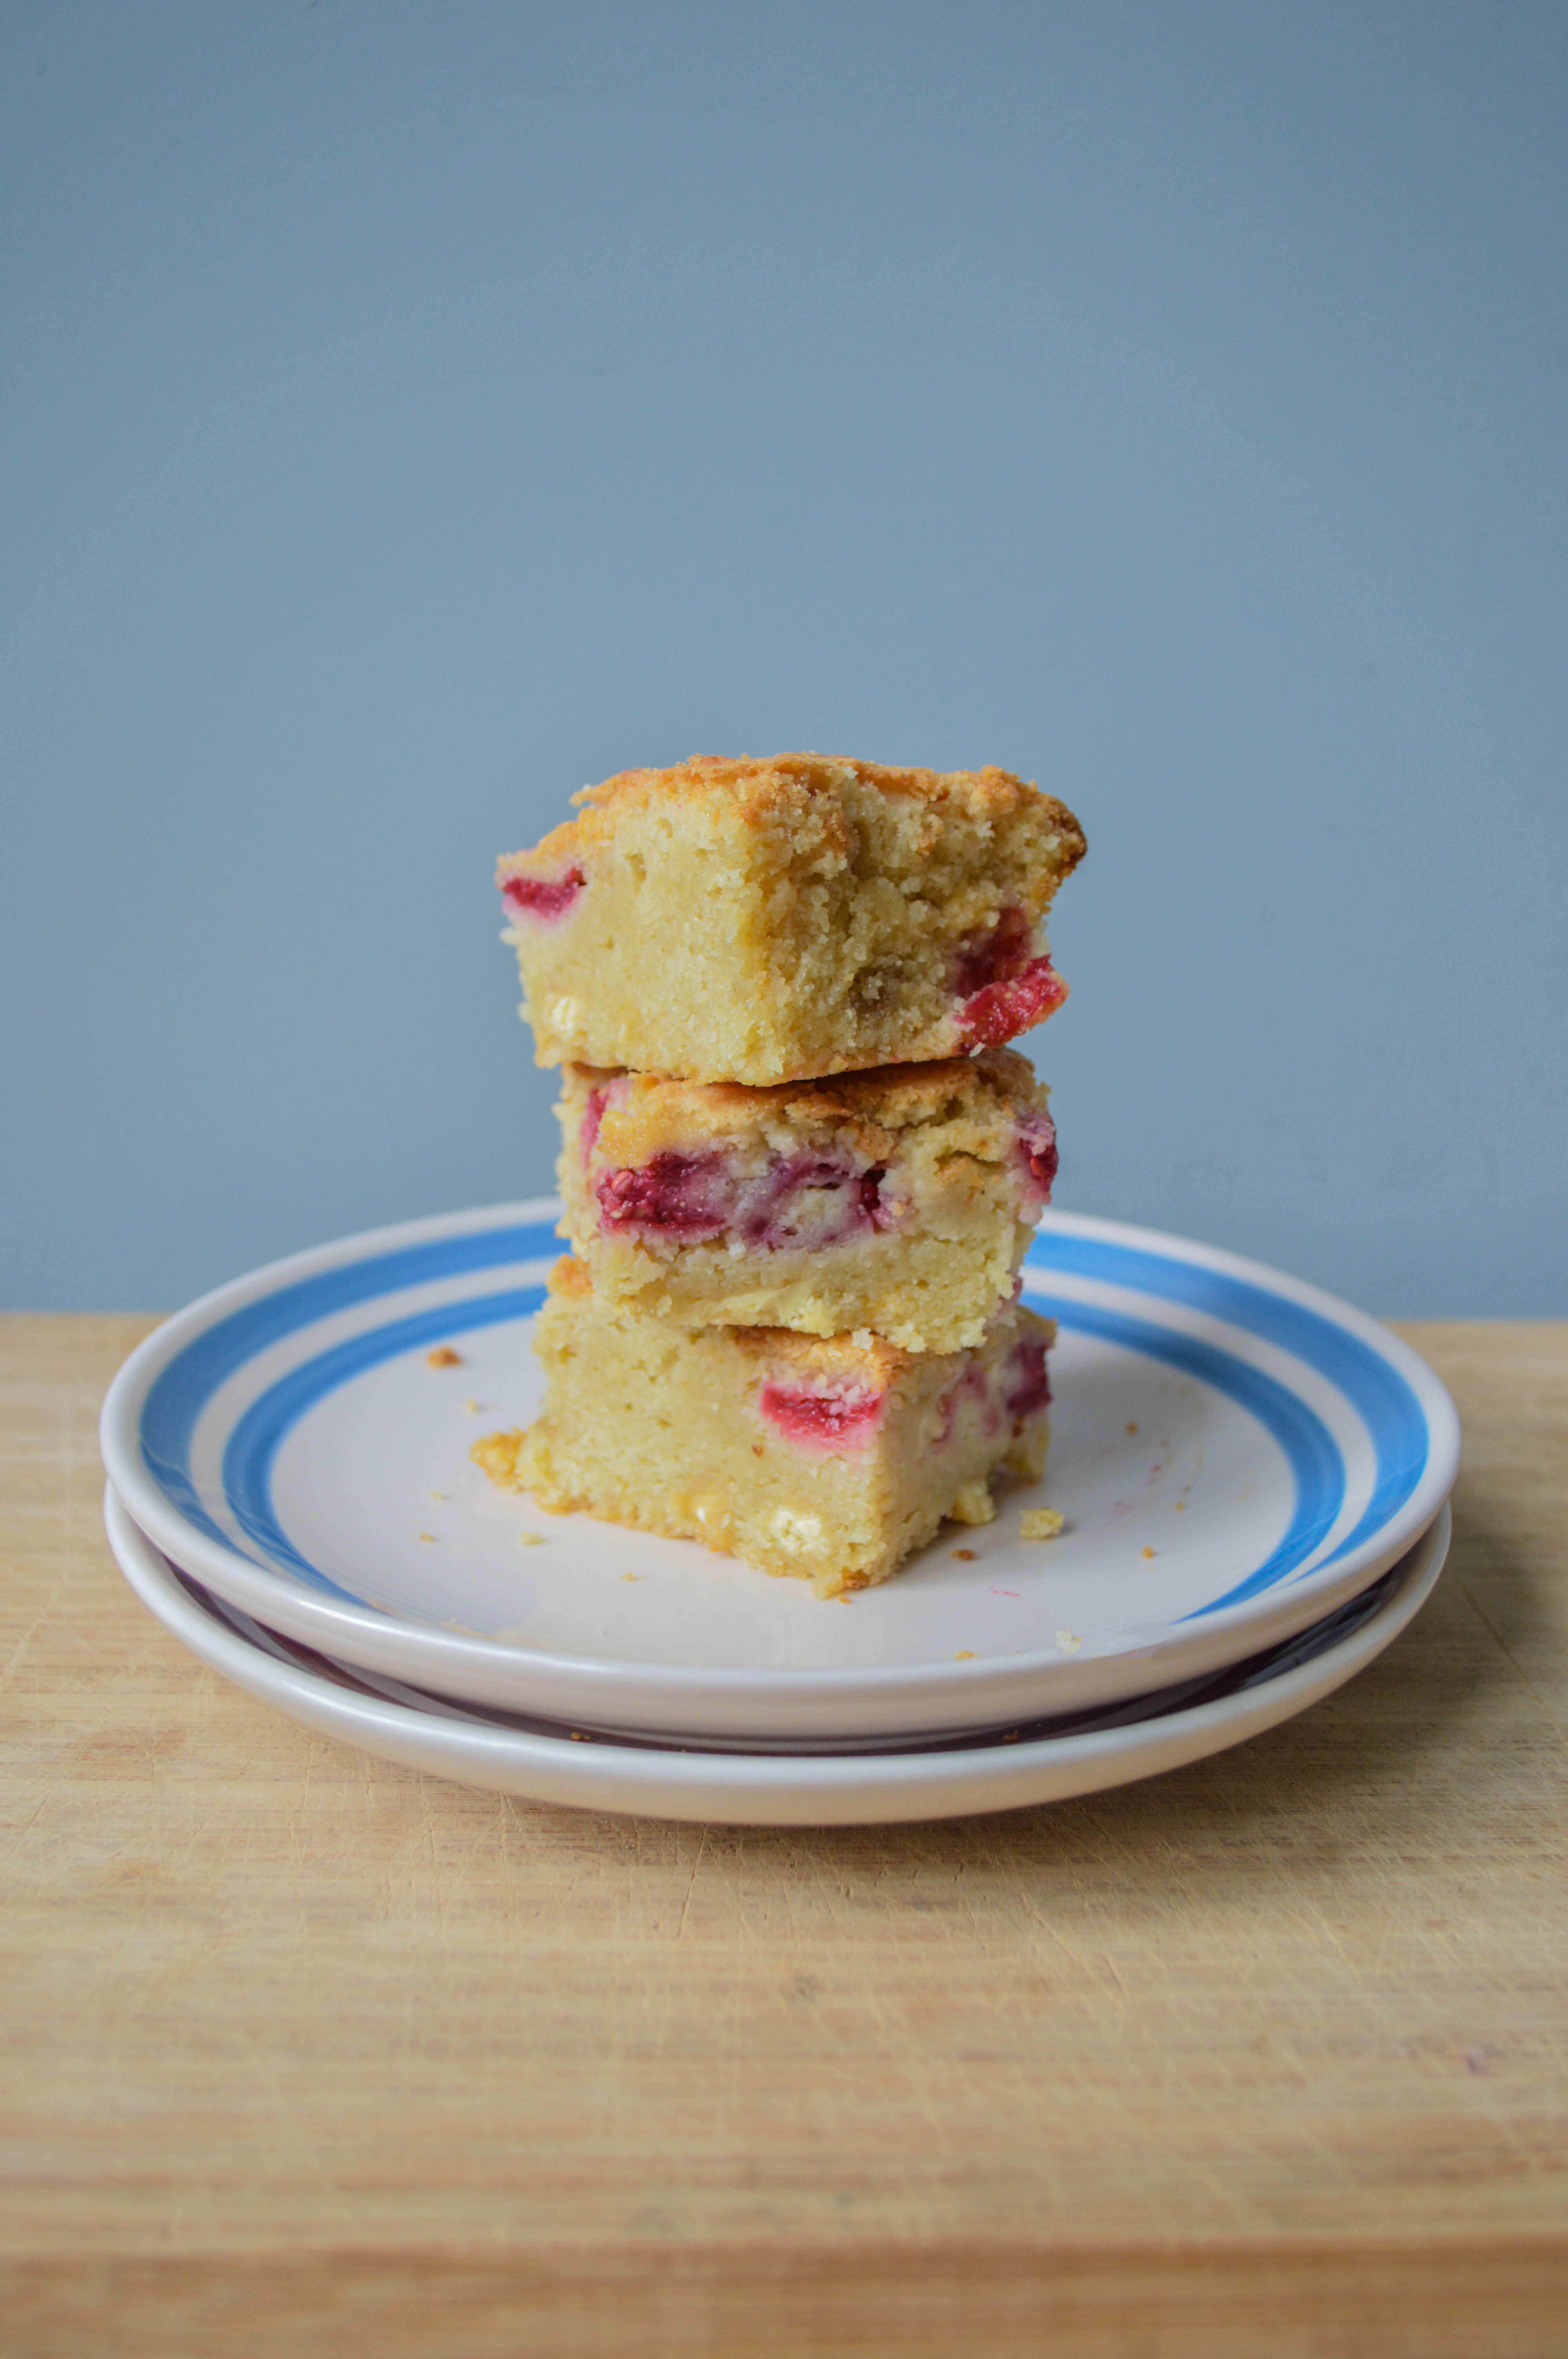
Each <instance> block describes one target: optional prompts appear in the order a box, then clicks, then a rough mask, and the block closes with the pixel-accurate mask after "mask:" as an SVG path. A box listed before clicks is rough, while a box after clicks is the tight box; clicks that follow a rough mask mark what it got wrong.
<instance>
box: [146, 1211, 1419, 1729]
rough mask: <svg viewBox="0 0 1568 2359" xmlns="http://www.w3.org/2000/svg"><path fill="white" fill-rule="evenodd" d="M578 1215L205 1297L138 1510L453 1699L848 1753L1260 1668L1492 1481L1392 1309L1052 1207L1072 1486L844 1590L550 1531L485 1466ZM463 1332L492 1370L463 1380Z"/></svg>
mask: <svg viewBox="0 0 1568 2359" xmlns="http://www.w3.org/2000/svg"><path fill="white" fill-rule="evenodd" d="M552 1215H553V1207H551V1206H549V1205H547V1204H539V1203H535V1204H524V1205H520V1206H515V1207H509V1208H503V1209H501V1210H491V1211H484V1212H465V1213H458V1214H454V1215H451V1216H449V1217H447V1218H444V1219H439V1220H433V1221H425V1222H419V1223H412V1224H410V1225H409V1226H407V1227H405V1228H400V1229H393V1230H383V1231H380V1232H378V1233H376V1234H372V1235H369V1236H363V1237H355V1238H350V1239H348V1240H346V1241H345V1242H343V1243H341V1244H339V1245H326V1246H322V1247H320V1248H319V1250H318V1251H316V1252H314V1253H310V1254H302V1255H299V1256H297V1257H295V1258H294V1259H293V1260H290V1261H287V1262H279V1263H276V1264H275V1265H273V1266H272V1267H271V1268H268V1269H265V1270H260V1271H257V1272H256V1273H254V1275H253V1276H251V1277H245V1278H241V1279H239V1280H237V1281H236V1282H235V1283H234V1284H233V1285H232V1286H227V1287H224V1288H221V1289H220V1290H219V1291H218V1292H217V1293H215V1294H211V1295H208V1296H206V1297H205V1298H204V1299H202V1300H201V1301H200V1302H197V1303H194V1304H192V1305H191V1307H190V1308H189V1310H184V1311H181V1312H180V1313H179V1314H178V1317H176V1318H174V1319H172V1320H170V1321H168V1323H167V1324H166V1325H165V1326H163V1327H160V1328H159V1329H158V1330H157V1332H156V1333H155V1334H153V1335H151V1336H149V1337H148V1339H147V1341H146V1343H144V1344H143V1345H142V1346H141V1348H140V1349H139V1350H138V1351H137V1352H135V1353H134V1354H133V1355H132V1357H131V1359H130V1360H129V1361H127V1363H126V1364H125V1366H124V1368H123V1369H122V1370H121V1372H120V1374H119V1375H118V1376H117V1377H116V1379H115V1381H114V1386H113V1387H112V1388H111V1391H110V1394H109V1397H108V1399H107V1401H106V1403H105V1406H104V1411H103V1456H104V1462H105V1464H106V1466H107V1468H108V1472H109V1475H110V1479H111V1481H112V1482H113V1484H114V1488H115V1490H116V1491H117V1492H118V1494H119V1495H120V1497H121V1498H122V1499H123V1500H124V1504H125V1506H126V1507H127V1508H128V1509H129V1511H130V1513H131V1515H132V1517H134V1519H135V1522H136V1523H137V1524H138V1525H139V1526H140V1527H141V1528H142V1529H143V1531H144V1532H146V1534H147V1536H148V1537H149V1538H151V1539H152V1540H153V1541H154V1542H155V1543H156V1545H157V1547H158V1548H159V1549H161V1550H163V1552H164V1553H165V1554H166V1555H168V1557H169V1558H170V1560H172V1561H173V1562H174V1563H176V1564H178V1566H179V1567H180V1568H181V1569H182V1571H186V1572H189V1573H190V1574H192V1575H193V1576H194V1577H195V1578H196V1579H197V1580H198V1581H200V1582H202V1583H203V1585H204V1586H205V1587H207V1588H208V1589H211V1590H212V1591H214V1592H215V1593H217V1594H218V1595H220V1596H222V1597H224V1598H226V1599H227V1600H229V1602H230V1603H232V1604H235V1605H237V1606H239V1607H241V1608H242V1609H243V1611H245V1612H246V1613H249V1614H254V1615H255V1616H256V1617H257V1618H258V1619H259V1620H260V1621H262V1622H265V1624H266V1625H268V1626H269V1627H270V1628H272V1629H275V1630H278V1631H282V1632H285V1633H287V1635H288V1636H290V1637H293V1638H296V1639H298V1640H300V1641H302V1642H303V1643H304V1644H306V1645H308V1646H312V1647H318V1648H319V1649H320V1650H321V1651H322V1652H323V1653H326V1654H330V1655H334V1656H339V1657H341V1658H345V1659H347V1660H350V1661H352V1662H354V1663H357V1664H359V1665H361V1666H362V1668H364V1669H370V1670H373V1671H377V1672H382V1673H385V1674H387V1675H388V1676H390V1677H393V1678H395V1679H400V1680H409V1681H412V1682H413V1683H414V1684H416V1685H417V1686H419V1687H421V1688H427V1689H434V1690H437V1691H438V1692H439V1693H442V1694H447V1695H455V1696H461V1697H463V1698H465V1699H468V1700H470V1701H479V1702H481V1703H486V1704H491V1705H494V1706H498V1707H501V1708H503V1709H510V1710H513V1711H521V1712H535V1713H542V1714H544V1715H545V1716H546V1717H548V1718H550V1719H552V1720H559V1721H568V1722H569V1723H571V1724H572V1725H573V1726H576V1727H589V1728H596V1729H600V1730H603V1731H609V1732H613V1731H616V1730H621V1731H627V1732H633V1733H636V1734H647V1733H655V1734H656V1733H660V1732H664V1733H668V1734H678V1735H682V1736H687V1737H689V1736H691V1735H692V1734H700V1735H705V1736H711V1737H726V1738H734V1737H743V1738H747V1739H751V1740H754V1739H756V1738H758V1737H768V1738H773V1739H778V1740H781V1741H782V1740H804V1739H811V1738H815V1739H817V1740H819V1741H842V1740H845V1739H849V1738H872V1737H877V1736H900V1735H912V1734H920V1733H938V1732H948V1733H952V1732H956V1731H961V1730H963V1729H967V1728H968V1729H976V1728H983V1727H987V1726H995V1725H997V1724H998V1723H1001V1722H1004V1721H1009V1720H1012V1719H1017V1718H1021V1717H1028V1718H1037V1717H1039V1716H1040V1715H1041V1714H1042V1713H1044V1712H1075V1711H1082V1710H1085V1709H1087V1708H1089V1707H1090V1706H1094V1705H1099V1704H1104V1703H1108V1702H1112V1701H1116V1700H1117V1699H1119V1698H1122V1697H1127V1696H1131V1695H1136V1694H1138V1693H1140V1692H1142V1691H1144V1690H1148V1689H1150V1688H1152V1687H1154V1686H1156V1685H1164V1684H1166V1683H1168V1682H1170V1681H1173V1680H1184V1679H1192V1678H1197V1677H1201V1676H1204V1675H1206V1674H1207V1673H1209V1672H1212V1671H1214V1670H1217V1669H1220V1668H1222V1667H1223V1666H1224V1665H1226V1664H1227V1663H1233V1662H1237V1661H1238V1660H1240V1659H1241V1658H1243V1657H1245V1656H1249V1655H1251V1654H1254V1653H1256V1652H1257V1651H1258V1650H1259V1649H1260V1648H1262V1647H1270V1646H1272V1645H1275V1644H1277V1643H1278V1642H1279V1641H1280V1640H1281V1639H1282V1638H1284V1637H1288V1636H1291V1635H1292V1633H1294V1632H1296V1631H1299V1630H1302V1629H1304V1628H1305V1627H1306V1626H1307V1625H1309V1624H1311V1623H1313V1622H1314V1621H1316V1620H1317V1619H1319V1618H1320V1617H1321V1616H1322V1615H1323V1614H1326V1613H1329V1612H1331V1611H1332V1610H1333V1608H1334V1607H1335V1606H1336V1605H1337V1604H1339V1603H1342V1602H1344V1600H1346V1598H1349V1597H1353V1596H1355V1595H1356V1594H1357V1593H1358V1592H1360V1591H1361V1590H1363V1589H1365V1588H1366V1587H1367V1585H1368V1582H1371V1581H1372V1580H1374V1579H1375V1578H1376V1577H1377V1575H1378V1574H1379V1572H1381V1571H1385V1570H1386V1569H1387V1568H1388V1567H1389V1566H1390V1565H1391V1564H1393V1563H1394V1562H1395V1561H1396V1560H1398V1559H1399V1558H1400V1556H1401V1555H1402V1554H1403V1553H1404V1551H1405V1550H1406V1549H1408V1548H1409V1547H1410V1546H1411V1543H1412V1541H1413V1540H1414V1539H1415V1538H1416V1537H1417V1536H1418V1535H1419V1534H1420V1533H1421V1532H1422V1531H1423V1530H1424V1529H1425V1527H1427V1525H1429V1524H1430V1523H1431V1521H1432V1519H1433V1517H1434V1516H1435V1514H1436V1513H1437V1510H1438V1508H1439V1506H1441V1505H1442V1503H1443V1500H1444V1497H1445V1496H1446V1495H1447V1493H1448V1490H1449V1487H1450V1485H1451V1484H1452V1482H1453V1479H1454V1469H1455V1466H1456V1463H1457V1458H1458V1439H1459V1435H1458V1424H1457V1420H1456V1419H1455V1417H1454V1408H1453V1405H1452V1403H1451V1402H1450V1400H1449V1398H1448V1396H1447V1394H1446V1393H1445V1392H1444V1389H1443V1386H1441V1385H1440V1384H1439V1382H1438V1381H1437V1378H1436V1377H1435V1376H1434V1375H1433V1374H1432V1372H1431V1370H1430V1369H1429V1368H1427V1367H1426V1365H1425V1364H1424V1363H1423V1362H1422V1361H1421V1360H1420V1359H1418V1358H1417V1356H1416V1355H1415V1353H1412V1352H1411V1351H1409V1350H1408V1349H1407V1348H1406V1347H1405V1346H1404V1345H1403V1344H1402V1343H1400V1342H1399V1341H1398V1339H1397V1338H1396V1337H1394V1336H1392V1335H1390V1333H1389V1332H1388V1331H1387V1330H1386V1329H1385V1328H1382V1327H1380V1326H1379V1325H1378V1324H1377V1322H1376V1321H1373V1320H1370V1319H1368V1318H1366V1317H1364V1316H1363V1315H1362V1314H1361V1313H1360V1312H1358V1311H1356V1310H1351V1309H1350V1308H1349V1307H1348V1306H1347V1305H1346V1304H1344V1303H1340V1302H1336V1300H1335V1299H1333V1298H1332V1297H1331V1296H1328V1295H1325V1294H1323V1293H1321V1292H1319V1291H1318V1290H1317V1289H1316V1288H1312V1287H1308V1286H1303V1285H1302V1284H1300V1283H1299V1282H1298V1281H1296V1280H1294V1279H1292V1278H1287V1277H1280V1276H1279V1275H1278V1274H1277V1273H1275V1272H1272V1271H1270V1270H1267V1269H1264V1268H1261V1267H1260V1266H1259V1265H1257V1264H1255V1263H1249V1262H1243V1261H1240V1260H1238V1259H1237V1258H1236V1256H1233V1255H1229V1254H1222V1253H1217V1252H1215V1251H1212V1250H1211V1249H1209V1248H1207V1247H1205V1246H1201V1245H1188V1244H1185V1243H1183V1242H1182V1241H1180V1240H1178V1239H1176V1238H1172V1237H1162V1236H1159V1235H1156V1234H1152V1233H1151V1232H1148V1231H1142V1230H1132V1229H1127V1228H1122V1227H1119V1226H1118V1225H1116V1224H1114V1223H1108V1222H1103V1221H1091V1220H1084V1219H1079V1218H1076V1217H1072V1216H1068V1215H1060V1214H1055V1215H1054V1214H1047V1216H1046V1221H1045V1223H1044V1226H1043V1228H1042V1230H1041V1233H1040V1235H1039V1237H1038V1238H1037V1240H1036V1242H1035V1245H1034V1246H1033V1250H1032V1253H1031V1256H1030V1259H1029V1263H1028V1265H1027V1267H1026V1272H1025V1288H1026V1293H1027V1297H1028V1299H1030V1300H1031V1301H1032V1302H1033V1303H1035V1304H1036V1305H1037V1306H1038V1307H1040V1308H1042V1309H1044V1310H1048V1311H1050V1312H1051V1313H1052V1314H1054V1317H1055V1318H1056V1319H1057V1320H1058V1321H1059V1322H1060V1326H1061V1336H1060V1342H1059V1343H1058V1347H1057V1350H1056V1352H1055V1353H1054V1354H1053V1358H1052V1375H1053V1383H1054V1389H1055V1396H1056V1401H1055V1408H1054V1412H1053V1437H1052V1451H1051V1465H1050V1469H1049V1472H1048V1474H1047V1478H1046V1483H1045V1485H1044V1491H1043V1492H1042V1491H1041V1490H1037V1489H1035V1490H1030V1489H1022V1490H1015V1491H1013V1492H1012V1493H1011V1495H1008V1496H1007V1497H1006V1498H1005V1499H1004V1500H1003V1502H1002V1506H1001V1512H1000V1515H999V1517H998V1519H997V1521H996V1522H995V1523H993V1524H991V1525H989V1526H987V1527H984V1528H983V1529H980V1530H974V1531H971V1530H961V1529H958V1528H957V1527H948V1528H947V1530H946V1532H945V1533H944V1534H942V1535H941V1536H939V1537H938V1538H937V1539H936V1540H935V1541H934V1542H933V1543H932V1544H931V1546H930V1547H929V1548H927V1549H925V1550H923V1551H922V1552H921V1553H920V1555H919V1556H918V1557H917V1558H915V1559H914V1560H913V1561H912V1562H911V1563H910V1564H909V1565H908V1566H907V1567H906V1568H905V1569H904V1571H903V1572H901V1573H900V1574H899V1576H898V1578H897V1579H896V1580H894V1581H892V1582H888V1583H887V1584H886V1585H885V1586H883V1587H881V1588H877V1589H872V1590H868V1591H864V1592H862V1593H860V1594H859V1595H858V1596H856V1597H854V1598H853V1599H851V1600H850V1601H849V1602H848V1603H831V1604H828V1603H822V1602H820V1601H819V1600H818V1599H816V1598H815V1597H814V1596H813V1595H812V1594H811V1592H810V1590H809V1589H808V1588H807V1587H806V1584H805V1583H804V1582H788V1581H770V1580H768V1579H766V1578H764V1577H763V1576H762V1574H760V1573H757V1572H754V1571H752V1570H750V1569H749V1568H747V1567H746V1566H744V1565H741V1564H738V1563H736V1562H734V1561H733V1560H730V1559H726V1558H721V1557H718V1556H714V1555H712V1554H710V1553H709V1552H708V1551H707V1550H706V1549H700V1548H697V1547H696V1546H694V1545H693V1544H691V1543H689V1542H686V1541H676V1540H663V1539H656V1538H651V1537H649V1536H647V1535H644V1534H640V1533H634V1532H628V1531H622V1529H620V1528H619V1527H616V1526H614V1525H610V1524H601V1523H598V1522H595V1521H593V1520H592V1519H590V1518H589V1517H580V1516H579V1517H567V1518H553V1517H547V1516H544V1515H541V1514H539V1513H538V1512H536V1511H535V1509H534V1508H533V1506H532V1505H531V1503H529V1502H528V1501H526V1500H518V1499H515V1498H513V1497H509V1496H508V1495H505V1494H503V1493H501V1492H498V1491H496V1490H495V1489H494V1488H493V1487H492V1485H491V1484H488V1483H487V1482H486V1481H485V1479H484V1477H483V1476H482V1475H481V1473H479V1472H478V1471H477V1469H476V1468H474V1467H473V1466H472V1465H471V1464H470V1462H469V1456H468V1452H469V1448H470V1444H471V1442H472V1441H473V1440H474V1439H475V1438H476V1436H477V1435H479V1434H481V1433H482V1432H484V1431H485V1430H489V1429H491V1428H493V1427H497V1426H513V1425H517V1424H521V1423H524V1422H526V1420H527V1419H528V1418H529V1417H530V1416H531V1415H532V1414H533V1412H534V1409H535V1405H536V1402H537V1399H538V1392H539V1375H538V1370H537V1367H536V1364H535V1361H534V1358H533V1355H532V1353H531V1352H530V1350H529V1348H528V1345H529V1330H530V1326H531V1321H532V1317H533V1314H534V1312H535V1310H536V1309H537V1307H538V1305H539V1302H540V1301H541V1299H542V1297H543V1280H544V1276H545V1272H546V1269H547V1267H548V1266H549V1264H550V1262H551V1260H552V1259H553V1258H554V1256H555V1254H556V1252H557V1250H558V1248H557V1243H556V1239H555V1236H554V1233H553V1229H552V1227H551V1220H552ZM441 1346H448V1347H449V1348H450V1349H451V1350H453V1351H455V1352H457V1353H460V1355H461V1357H460V1364H459V1365H456V1366H450V1367H432V1366H431V1365H430V1364H429V1361H428V1357H427V1355H428V1353H430V1351H431V1350H432V1348H438V1347H441ZM1042 1497H1044V1498H1046V1499H1048V1500H1049V1501H1050V1502H1051V1503H1052V1504H1053V1505H1054V1506H1057V1507H1058V1508H1060V1509H1061V1510H1062V1512H1063V1514H1064V1515H1065V1517H1066V1530H1065V1533H1064V1534H1063V1536H1062V1537H1061V1538H1059V1539H1057V1540H1054V1541H1052V1542H1049V1543H1047V1544H1041V1543H1039V1542H1029V1541H1025V1540H1023V1539H1022V1538H1021V1537H1020V1533H1019V1515H1020V1512H1021V1509H1022V1507H1024V1506H1029V1505H1031V1504H1036V1503H1038V1502H1039V1501H1040V1499H1041V1498H1042ZM524 1531H527V1532H531V1533H534V1534H536V1535H539V1536H540V1537H541V1538H542V1540H543V1543H544V1544H543V1545H540V1546H535V1547H529V1548H522V1547H519V1545H518V1539H519V1535H520V1533H521V1532H524ZM957 1549H972V1550H973V1551H974V1558H973V1560H972V1561H967V1560H963V1559H961V1558H960V1557H959V1556H958V1555H957V1553H956V1551H957Z"/></svg>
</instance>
